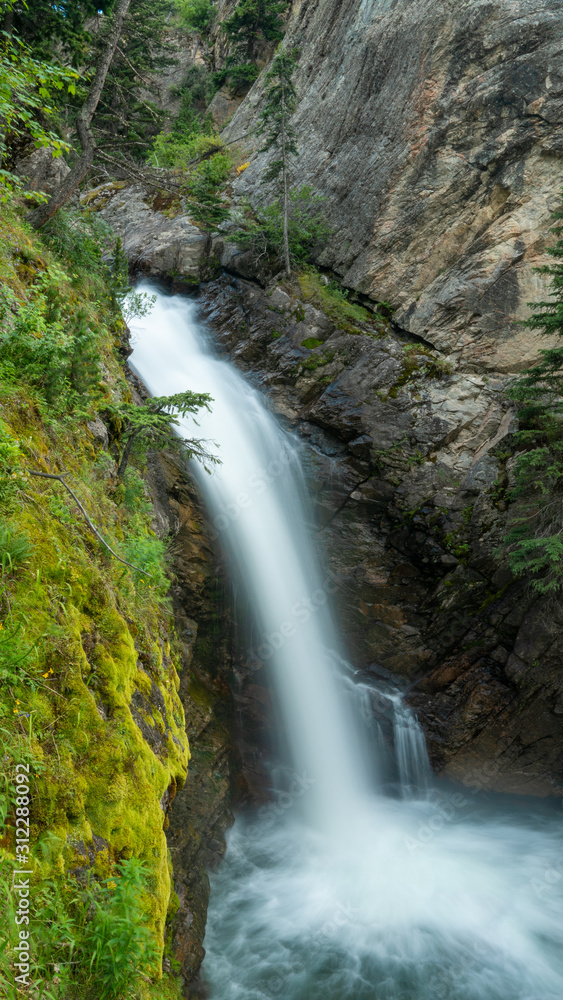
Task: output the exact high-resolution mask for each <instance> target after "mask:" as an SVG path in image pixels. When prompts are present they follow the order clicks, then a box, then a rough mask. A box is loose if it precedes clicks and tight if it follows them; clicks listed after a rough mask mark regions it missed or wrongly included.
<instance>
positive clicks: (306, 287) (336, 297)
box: [298, 268, 389, 338]
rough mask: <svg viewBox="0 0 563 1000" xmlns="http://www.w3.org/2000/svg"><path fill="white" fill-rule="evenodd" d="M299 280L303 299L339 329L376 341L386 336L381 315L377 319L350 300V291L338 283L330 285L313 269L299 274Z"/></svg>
mask: <svg viewBox="0 0 563 1000" xmlns="http://www.w3.org/2000/svg"><path fill="white" fill-rule="evenodd" d="M298 281H299V287H300V289H301V294H302V295H303V298H304V299H305V300H306V301H307V302H311V303H312V304H313V305H314V306H315V307H316V308H317V309H321V310H322V312H324V314H325V315H326V316H328V317H329V319H330V320H332V322H333V323H334V325H335V326H336V327H337V328H338V329H339V330H344V331H345V333H352V334H362V333H365V334H368V336H371V337H376V338H379V337H382V336H385V335H386V334H387V332H388V329H389V322H388V320H387V319H386V318H385V317H384V316H382V315H380V314H379V313H376V314H375V316H374V314H373V313H371V312H369V310H368V309H365V308H364V307H363V306H361V305H359V303H357V302H353V301H351V299H350V297H349V295H350V293H349V292H348V289H346V288H343V287H342V285H340V284H339V283H338V282H336V281H331V282H328V283H327V282H326V281H325V280H323V277H322V275H320V274H319V272H318V271H316V270H315V269H314V268H307V269H306V270H305V271H303V272H302V273H301V274H300V275H298ZM302 318H304V316H303V317H302Z"/></svg>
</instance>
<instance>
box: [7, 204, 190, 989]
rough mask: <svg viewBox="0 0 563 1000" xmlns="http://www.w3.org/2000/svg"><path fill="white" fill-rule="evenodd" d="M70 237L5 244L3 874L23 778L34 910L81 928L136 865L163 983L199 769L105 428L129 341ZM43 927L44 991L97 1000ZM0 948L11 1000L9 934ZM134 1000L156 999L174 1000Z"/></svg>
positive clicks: (170, 649)
mask: <svg viewBox="0 0 563 1000" xmlns="http://www.w3.org/2000/svg"><path fill="white" fill-rule="evenodd" d="M72 230H73V227H70V230H69V232H70V233H71V239H70V243H67V245H66V246H65V247H64V248H63V249H61V246H60V244H57V243H53V241H50V240H49V238H48V237H43V238H41V237H38V236H37V235H36V234H35V233H32V231H31V230H29V229H28V228H27V227H26V226H25V225H24V224H23V223H22V221H21V220H20V219H19V217H18V215H17V214H16V213H10V212H6V213H5V214H4V217H3V219H2V229H1V232H0V282H1V286H0V299H1V301H0V305H1V308H2V313H3V316H2V320H3V329H2V333H1V334H0V550H1V551H0V561H1V563H2V577H1V584H0V590H1V593H0V678H1V680H2V686H1V694H0V740H1V747H2V758H3V768H2V772H3V782H4V787H3V789H1V793H2V794H1V797H0V822H1V824H2V827H3V829H2V831H1V832H0V837H1V838H2V839H1V840H0V860H1V861H2V862H3V871H4V872H6V871H7V872H9V871H10V869H11V867H12V865H13V856H14V847H15V827H16V808H17V805H16V802H15V790H14V787H15V786H14V778H15V768H16V765H17V764H22V763H23V764H29V765H30V766H31V789H32V791H31V817H30V819H31V827H30V846H31V851H32V855H33V858H34V865H33V867H34V869H35V874H34V875H33V878H32V886H33V892H32V897H33V894H34V893H35V896H36V898H37V899H38V900H41V899H42V898H43V897H42V895H41V894H42V893H43V892H45V891H46V890H45V886H55V887H56V886H59V887H60V892H61V895H60V897H58V898H60V900H61V903H60V906H59V909H60V910H61V913H60V914H59V916H60V918H61V920H62V919H63V917H64V914H65V913H66V917H67V918H68V926H69V927H71V926H74V925H75V924H76V927H78V924H79V923H80V920H81V919H83V917H84V914H82V916H81V915H80V905H81V898H82V897H81V892H82V891H83V890H84V887H85V886H87V884H88V882H90V883H91V882H92V879H93V880H94V882H95V883H96V884H98V885H99V886H103V887H104V891H106V892H109V893H111V892H112V891H114V890H112V886H114V885H115V880H118V879H119V877H120V867H119V866H120V862H122V861H123V860H125V859H130V858H136V859H139V861H140V862H142V863H143V866H144V871H145V875H144V890H143V892H142V895H141V897H140V900H139V909H140V917H141V920H142V923H143V924H144V926H146V927H147V928H149V929H150V932H151V936H152V939H153V941H154V943H155V945H156V949H157V952H156V960H154V958H153V960H152V961H151V962H150V963H149V965H148V967H147V968H146V970H145V972H146V973H149V974H150V976H152V977H153V978H154V977H156V979H157V980H158V979H159V976H160V965H161V957H162V950H163V947H164V923H165V919H166V913H167V910H168V907H169V903H170V895H171V879H170V864H169V859H168V855H167V848H166V840H165V834H164V825H165V822H166V820H165V810H166V809H167V808H168V805H169V804H170V802H171V801H172V798H173V797H174V795H175V792H176V790H177V788H178V787H180V786H181V785H182V784H183V782H184V780H185V776H186V770H187V762H188V756H189V753H188V746H187V738H186V735H185V723H184V713H183V708H182V704H181V702H180V699H179V696H178V687H179V680H178V673H177V655H176V653H175V643H174V634H173V624H172V615H171V609H170V607H169V604H168V601H167V597H166V591H167V589H168V583H167V578H166V566H165V561H164V559H165V555H164V553H165V547H164V545H163V544H162V542H161V541H160V540H159V539H158V538H157V537H156V535H155V534H154V531H153V530H152V527H151V518H152V505H151V502H150V498H149V496H148V492H147V490H146V488H145V486H144V483H143V480H142V477H141V475H140V472H139V470H137V469H135V468H132V469H131V470H130V471H129V472H128V474H127V478H126V480H125V483H124V484H123V486H122V485H121V484H119V483H118V482H117V480H116V476H115V463H114V461H113V458H112V456H111V454H110V453H109V452H108V451H107V438H105V437H104V428H103V425H102V424H101V422H100V420H99V413H100V412H103V410H104V405H105V404H107V402H108V401H109V400H116V399H119V398H123V397H127V396H128V394H129V388H128V385H127V382H126V380H125V378H124V374H123V370H122V363H121V360H120V354H119V350H120V346H121V341H122V338H123V334H124V332H125V326H124V323H123V320H122V319H121V316H120V313H119V310H118V309H117V307H116V300H115V295H114V293H113V290H112V286H111V281H110V280H109V279H110V277H111V275H110V271H109V270H108V269H107V268H106V267H105V265H104V264H103V262H102V256H101V251H100V253H99V254H98V255H97V256H96V252H95V248H94V258H95V260H94V263H95V266H93V265H92V260H91V259H90V258H89V256H88V254H89V253H90V252H92V246H90V248H89V249H88V246H87V245H86V243H85V239H86V237H85V235H84V233H85V230H83V229H81V226H80V223H76V225H75V226H74V236H73V235H72ZM88 238H89V237H88ZM73 240H74V242H73ZM54 249H56V250H57V251H58V254H56V253H55V252H54ZM96 262H97V263H96ZM30 470H34V471H39V472H43V473H50V474H60V473H64V474H65V476H66V477H67V480H68V482H69V484H70V485H71V486H72V489H73V490H74V491H75V493H76V495H77V496H78V497H79V499H80V502H81V503H82V504H83V506H84V507H85V509H86V510H87V511H88V514H89V516H90V517H91V519H92V520H93V521H94V523H95V524H96V525H97V527H98V529H99V530H100V531H101V533H102V534H103V536H104V538H105V539H106V541H107V542H108V544H109V545H110V546H111V547H112V549H114V550H115V551H116V552H117V553H118V554H119V555H120V556H121V557H122V558H124V559H126V560H128V561H129V562H132V563H135V564H136V565H139V563H141V569H142V570H144V571H143V572H135V571H134V570H131V569H130V568H128V567H126V566H125V565H123V564H122V563H120V562H118V561H117V560H115V559H114V558H112V557H111V555H110V554H109V553H108V551H107V549H106V548H104V547H103V546H102V545H101V543H100V542H99V541H98V540H97V539H96V537H95V536H94V534H93V533H92V532H91V530H90V529H89V528H88V526H87V524H86V522H85V520H84V518H83V517H82V515H81V514H80V511H79V510H78V507H77V505H76V503H75V501H74V500H73V499H72V497H71V496H70V495H69V494H68V493H67V492H66V491H65V489H64V487H63V485H62V484H61V483H60V482H58V481H55V480H49V479H44V478H39V477H35V476H32V475H30ZM18 538H19V539H20V541H22V542H23V543H24V544H23V549H22V553H23V555H21V554H20V555H21V557H18V558H16V557H15V556H14V553H15V549H13V544H12V542H13V540H14V539H18ZM10 539H12V542H11V541H10ZM10 546H12V550H13V551H12V554H10V552H11V549H10ZM0 787H1V786H0ZM161 803H162V805H161ZM63 886H64V890H63V888H62V887H63ZM108 887H109V888H108ZM53 891H55V890H54V889H53ZM57 891H58V890H57ZM62 911H64V913H63V912H62ZM35 916H36V921H35V922H33V921H32V924H31V930H32V937H31V962H32V967H33V968H34V970H35V971H34V972H33V971H32V975H35V977H36V978H37V980H39V979H43V980H45V979H49V982H50V985H49V990H50V991H51V993H50V994H49V995H51V996H53V997H61V998H63V997H65V998H66V997H71V996H72V997H74V996H75V995H80V996H87V995H90V994H89V993H88V990H90V989H94V990H95V988H96V987H95V975H94V974H95V968H94V967H92V968H88V962H86V961H82V960H81V956H80V953H78V954H77V955H75V956H74V964H73V963H71V962H68V961H67V959H68V957H69V953H68V952H67V953H66V955H65V951H64V941H63V942H62V943H61V941H60V940H57V938H60V937H61V935H60V933H59V931H58V930H57V933H53V934H50V932H49V931H50V927H49V919H51V923H52V924H53V929H54V928H55V925H56V921H57V919H58V917H57V916H56V915H55V916H52V917H51V918H49V917H47V918H45V915H43V918H41V915H40V913H39V912H37V913H36V915H35ZM73 921H74V923H73ZM85 926H86V929H87V922H86V925H85ZM57 928H58V925H57ZM1 933H3V934H4V935H5V938H6V940H5V942H4V949H3V959H2V960H1V961H0V982H2V977H4V987H5V989H6V990H8V989H9V985H8V984H9V982H10V981H12V982H13V960H14V953H13V951H12V950H11V949H12V947H13V945H14V943H15V940H16V938H15V937H14V934H15V925H13V924H12V923H11V922H10V921H8V922H7V924H6V925H5V926H4V928H3V931H2V932H1ZM69 933H70V931H69ZM77 934H78V931H77ZM76 940H77V941H78V940H83V941H85V940H87V937H86V936H84V935H83V937H82V939H80V938H79V936H78V937H77V938H76ZM92 977H94V978H92ZM143 983H144V985H143ZM130 988H131V990H133V992H132V993H131V992H129V993H128V994H127V995H129V996H139V997H141V996H147V997H149V996H150V997H152V998H156V997H162V998H165V997H168V996H173V995H175V989H176V987H175V986H174V985H173V983H172V982H170V983H168V985H166V984H165V983H164V982H163V981H161V982H160V985H158V983H157V985H155V986H153V987H149V985H148V983H147V982H146V981H144V980H143V981H142V982H141V981H139V984H137V985H135V982H134V980H132V981H131V985H130ZM3 995H4V994H3ZM6 995H9V994H8V993H6ZM30 995H31V996H33V995H34V993H33V992H31V994H30ZM108 995H109V994H108ZM101 996H102V992H100V991H98V992H97V993H96V997H97V1000H100V998H101Z"/></svg>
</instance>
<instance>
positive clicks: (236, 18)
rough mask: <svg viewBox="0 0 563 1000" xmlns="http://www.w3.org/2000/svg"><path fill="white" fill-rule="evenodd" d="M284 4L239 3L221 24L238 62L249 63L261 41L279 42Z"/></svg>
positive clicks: (276, 0) (280, 0)
mask: <svg viewBox="0 0 563 1000" xmlns="http://www.w3.org/2000/svg"><path fill="white" fill-rule="evenodd" d="M286 10H287V0H239V2H238V3H237V5H236V7H235V9H234V11H233V13H232V14H231V16H230V17H228V18H227V19H226V21H224V23H223V31H224V32H225V34H226V36H227V38H228V39H229V41H230V42H231V44H232V46H233V49H234V52H235V54H236V56H237V58H238V60H239V61H240V62H253V61H254V59H255V58H256V54H257V48H258V45H259V43H260V42H261V41H265V42H279V41H280V40H281V39H282V38H283V19H282V15H283V14H284V13H285V11H286Z"/></svg>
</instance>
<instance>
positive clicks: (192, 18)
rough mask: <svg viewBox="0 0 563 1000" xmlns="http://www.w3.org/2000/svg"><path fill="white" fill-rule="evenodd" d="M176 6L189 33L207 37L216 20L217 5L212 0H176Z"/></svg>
mask: <svg viewBox="0 0 563 1000" xmlns="http://www.w3.org/2000/svg"><path fill="white" fill-rule="evenodd" d="M174 5H175V7H176V9H177V10H178V12H179V14H180V17H181V19H182V24H183V26H184V27H185V28H187V29H188V31H199V33H200V35H206V34H207V33H208V31H209V29H210V27H211V25H212V24H213V21H214V18H215V13H216V10H215V4H214V3H212V2H211V0H174Z"/></svg>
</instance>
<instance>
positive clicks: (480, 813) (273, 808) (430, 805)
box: [132, 295, 563, 1000]
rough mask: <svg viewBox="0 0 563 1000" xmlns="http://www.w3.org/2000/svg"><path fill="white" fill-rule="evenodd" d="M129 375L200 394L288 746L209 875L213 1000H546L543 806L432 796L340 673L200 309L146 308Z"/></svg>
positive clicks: (561, 917)
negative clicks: (267, 788) (263, 798)
mask: <svg viewBox="0 0 563 1000" xmlns="http://www.w3.org/2000/svg"><path fill="white" fill-rule="evenodd" d="M132 363H133V366H134V367H135V368H136V370H137V371H138V372H139V374H140V375H141V377H142V378H143V380H144V382H145V383H146V385H147V386H148V388H149V390H150V391H151V392H153V393H154V394H156V395H165V394H170V393H175V392H179V391H182V390H184V389H188V388H189V389H192V390H195V391H205V392H209V393H210V394H211V395H212V397H213V398H214V403H213V405H212V412H211V413H204V414H203V415H202V416H201V418H198V419H199V422H200V425H201V426H200V427H199V428H196V427H194V425H193V423H191V422H190V421H186V423H185V426H184V428H183V433H185V435H186V437H189V436H195V435H197V436H198V437H201V436H204V437H206V438H208V439H209V441H210V446H211V447H213V445H211V442H214V443H215V445H216V448H217V452H218V454H219V456H220V458H221V461H222V464H221V465H220V466H219V467H217V468H216V469H215V470H214V472H213V475H207V474H206V473H205V472H204V471H203V470H202V469H201V467H199V468H198V467H195V468H194V472H195V473H196V475H197V476H198V479H199V482H200V486H201V490H202V493H203V495H204V497H205V499H206V502H207V505H208V509H209V513H210V517H211V519H212V521H213V523H214V525H215V528H216V531H217V535H218V538H219V540H220V542H221V544H222V545H223V546H224V548H225V550H226V552H227V554H228V557H229V559H230V563H231V567H232V572H233V576H234V577H236V578H237V579H238V581H239V582H240V584H241V585H242V586H243V587H244V589H245V592H246V598H247V601H248V602H249V603H250V605H251V607H252V609H253V614H254V625H255V631H254V633H253V638H252V640H251V641H250V640H249V648H248V650H247V651H246V656H247V659H248V661H249V662H250V664H251V665H252V666H253V667H254V669H256V671H264V672H265V673H267V675H268V677H269V678H270V680H271V683H272V684H273V686H274V692H275V700H276V704H277V710H278V725H279V728H280V733H281V735H282V737H283V738H282V739H281V740H280V744H283V746H284V757H283V767H279V768H278V769H277V770H276V771H275V772H273V773H275V774H276V775H277V777H276V779H275V782H274V787H273V790H272V801H271V802H270V803H268V804H267V805H265V806H262V807H261V808H260V809H258V810H257V812H256V813H254V814H247V815H244V816H241V817H239V819H238V820H237V822H236V823H235V826H234V828H233V829H232V831H231V832H230V834H229V838H228V851H227V855H226V858H225V861H224V863H223V864H222V866H221V868H220V870H219V871H218V873H216V874H215V875H214V876H213V877H212V890H211V902H210V910H209V922H208V929H207V936H206V939H205V947H206V950H207V956H206V959H205V962H204V978H205V981H206V983H207V984H208V988H209V993H210V997H211V998H212V1000H270V998H273V997H280V998H283V1000H362V998H366V1000H368V998H369V1000H561V998H562V997H563V959H562V951H561V945H562V944H563V862H562V861H561V847H562V845H563V835H562V830H561V824H560V821H559V819H558V817H557V814H556V813H555V811H551V810H549V809H545V810H542V809H541V807H540V806H539V805H535V804H534V805H533V806H530V805H529V803H527V802H526V803H521V804H518V803H514V802H513V803H511V804H510V805H509V804H507V803H504V802H503V803H501V804H499V802H494V801H493V802H489V801H487V799H486V798H483V796H482V795H480V794H479V786H480V780H479V776H478V775H475V780H474V786H473V788H470V789H459V788H454V787H448V786H445V785H443V784H440V785H435V784H434V783H433V782H432V780H431V777H430V773H429V768H428V762H427V759H426V752H425V747H424V738H423V735H422V733H421V731H420V729H419V727H418V725H417V723H416V719H415V718H414V717H413V716H412V714H411V713H410V712H409V710H408V709H407V708H406V706H405V705H404V703H403V701H402V699H401V696H400V694H399V693H398V692H396V691H393V690H391V689H388V688H381V687H380V688H379V689H378V690H375V689H374V688H370V687H369V686H368V685H366V684H365V683H355V681H353V680H352V679H351V674H350V670H349V668H347V667H346V664H345V661H344V659H343V651H342V650H341V649H340V648H339V640H338V636H336V635H335V633H334V629H333V626H332V623H331V619H330V612H329V606H330V599H331V592H332V590H333V589H334V588H333V585H332V581H331V580H330V578H323V577H322V576H321V575H320V573H319V570H318V568H317V566H316V561H315V557H314V554H313V549H312V546H311V543H310V540H309V537H308V532H307V528H306V523H307V516H306V512H305V508H304V499H303V494H304V487H303V481H302V476H301V472H300V465H299V454H298V448H297V446H296V444H295V443H294V441H293V439H292V438H291V436H289V435H288V434H286V433H285V432H284V431H282V430H281V429H280V427H279V426H278V424H277V423H276V421H275V419H274V418H273V417H272V416H271V414H270V413H269V412H268V410H267V408H266V406H265V404H264V401H263V399H262V398H261V396H260V395H259V393H257V392H256V391H255V390H254V389H253V388H252V387H250V386H249V385H248V383H247V382H246V381H245V380H244V379H243V378H242V377H241V376H240V375H239V374H238V373H237V372H236V370H235V369H234V368H233V367H232V366H231V365H230V364H229V363H228V362H226V361H223V360H220V359H218V358H217V357H216V356H214V354H213V352H212V350H211V349H210V346H209V336H208V334H207V333H206V331H205V330H204V329H203V328H201V326H199V325H198V323H197V307H196V305H195V304H194V303H192V302H189V301H187V300H186V299H183V298H180V297H167V296H162V295H159V296H158V300H157V304H156V307H155V309H154V311H153V312H152V314H151V315H150V316H148V317H147V318H146V319H144V320H142V321H138V322H137V323H136V324H135V326H134V353H133V356H132ZM352 675H353V671H352ZM385 715H387V718H388V729H389V734H390V737H391V743H392V745H393V747H394V764H393V767H394V779H393V780H391V781H389V780H387V779H386V777H385V772H386V767H387V764H386V763H385V759H384V758H385V751H384V749H383V747H384V745H385V744H386V743H388V742H389V739H384V737H383V733H382V731H380V728H379V726H380V723H379V722H378V718H379V717H380V716H381V717H382V718H383V717H384V716H385ZM382 724H384V723H382ZM378 746H380V747H381V749H380V750H379V751H377V749H376V748H377V747H378ZM286 749H287V753H286V752H285V750H286ZM376 756H379V757H380V763H379V767H378V768H377V767H374V757H376Z"/></svg>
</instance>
